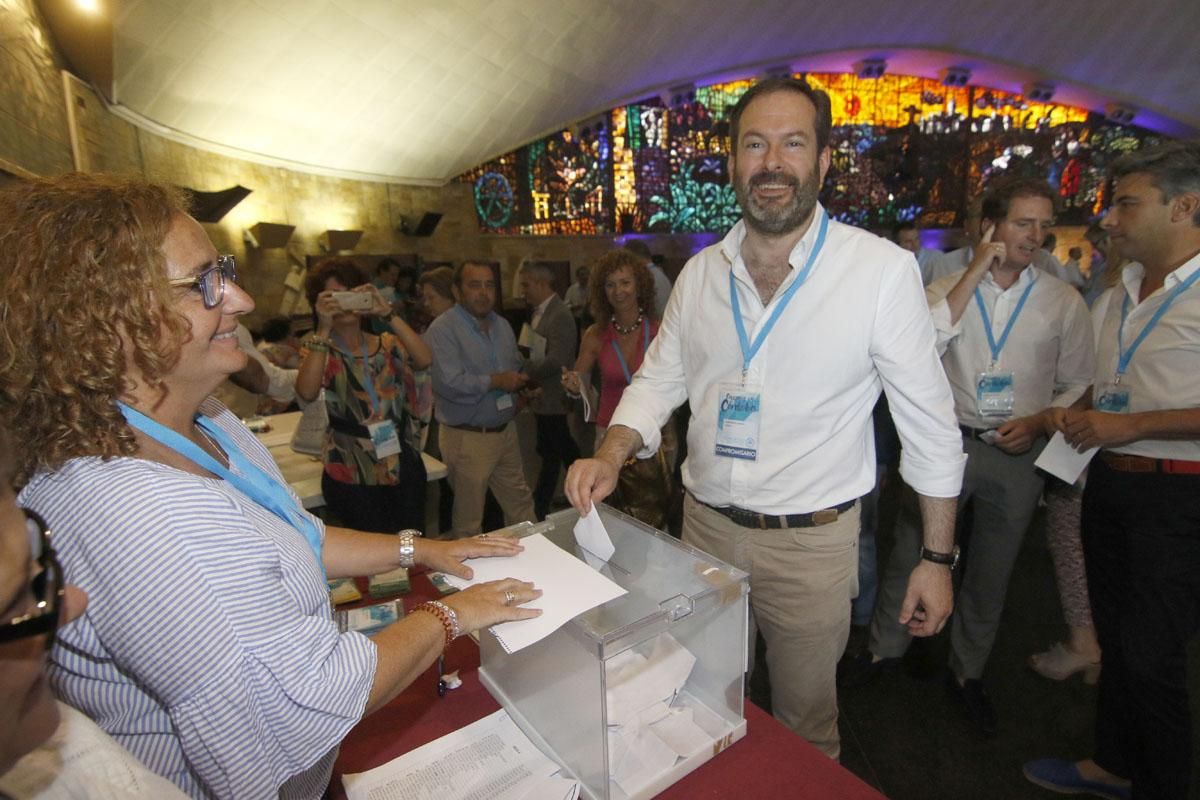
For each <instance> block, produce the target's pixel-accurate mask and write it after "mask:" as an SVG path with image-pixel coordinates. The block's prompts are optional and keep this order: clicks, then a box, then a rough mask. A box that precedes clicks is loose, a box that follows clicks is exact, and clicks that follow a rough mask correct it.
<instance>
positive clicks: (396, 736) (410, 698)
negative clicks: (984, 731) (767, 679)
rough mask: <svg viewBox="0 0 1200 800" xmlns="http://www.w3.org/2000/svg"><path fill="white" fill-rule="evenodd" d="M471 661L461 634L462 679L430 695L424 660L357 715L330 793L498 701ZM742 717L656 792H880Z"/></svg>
mask: <svg viewBox="0 0 1200 800" xmlns="http://www.w3.org/2000/svg"><path fill="white" fill-rule="evenodd" d="M412 583H413V590H414V595H411V596H409V597H406V598H405V605H406V606H408V607H410V608H411V607H412V606H413V605H414V604H415V603H417V602H420V601H421V599H422V598H423V597H429V596H432V593H433V590H432V587H430V585H429V582H428V581H427V580H426V579H425V577H424V576H414V577H413V581H412ZM478 667H479V648H478V647H477V646H476V645H475V643H474V642H473V641H471V640H470V639H469V638H467V637H464V638H462V639H459V640H458V641H456V642H455V643H454V644H453V646H451V648H450V650H449V651H448V652H447V654H446V669H447V671H450V670H454V669H458V670H459V675H460V677H462V679H463V685H462V687H460V688H458V689H455V690H453V691H451V692H447V693H446V696H445V697H438V695H437V674H436V673H437V670H436V667H435V668H431V669H429V670H427V671H426V672H425V674H424V675H422V676H421V677H420V678H419V679H417V681H416V682H415V683H413V684H412V685H411V686H409V687H408V688H407V689H405V690H404V691H403V692H402V693H401V694H400V696H399V697H397V698H396V699H395V700H393V701H392V702H391V703H389V704H388V705H387V706H385V707H384V708H382V709H380V710H379V711H377V712H375V713H374V714H372V715H370V716H368V717H366V718H364V719H363V720H362V721H361V722H360V723H359V724H358V725H357V726H355V728H354V730H352V731H351V732H350V735H349V736H347V737H346V739H345V741H344V742H343V743H342V750H341V754H340V755H339V756H338V760H337V764H336V765H335V768H334V776H333V785H332V787H331V788H332V796H333V797H334V798H339V799H341V798H345V796H346V794H345V791H344V790H343V789H342V781H341V776H342V774H343V773H347V772H349V773H353V772H362V771H364V770H368V769H371V768H373V767H378V766H380V765H381V764H385V763H387V762H388V761H391V760H392V759H393V758H396V757H397V756H400V755H402V754H404V753H407V752H408V751H410V750H413V749H414V748H417V747H420V746H421V745H423V744H425V743H427V742H431V741H433V740H434V739H436V738H438V737H439V736H444V735H445V734H447V733H450V732H451V731H455V730H458V729H459V728H461V727H463V726H464V725H468V724H470V723H472V722H475V721H476V720H478V719H481V718H483V717H485V716H487V715H488V714H491V713H492V712H493V711H495V710H497V709H498V708H499V707H500V706H499V704H497V703H496V701H495V700H493V699H492V696H491V694H489V693H488V691H487V689H485V688H484V687H483V684H481V683H480V682H479V675H478V674H477V672H478ZM746 724H747V729H746V736H745V737H744V738H743V739H742V740H741V741H740V742H737V743H736V744H734V745H732V746H731V747H730V748H728V749H727V750H725V751H724V752H723V753H721V754H720V755H718V756H717V757H716V758H714V759H713V760H711V761H709V762H708V763H707V764H704V765H703V766H701V767H700V768H698V769H697V770H696V771H694V772H692V773H691V774H690V775H688V776H687V777H685V778H683V779H682V780H681V781H679V782H678V783H676V784H675V785H674V786H672V787H671V788H669V789H667V790H666V791H665V792H663V793H662V794H660V795H658V796H659V797H660V798H667V799H671V800H685V798H686V799H687V800H695V798H738V797H744V798H766V797H787V798H800V799H803V798H813V800H818V799H819V800H828V798H839V800H840V799H841V798H870V799H871V800H879V798H882V797H883V795H881V794H879V793H878V792H876V791H875V790H874V789H872V788H871V787H869V786H867V785H866V784H865V783H863V782H862V781H861V780H859V779H858V778H857V777H856V776H855V775H853V774H852V773H850V772H848V771H847V770H845V769H843V768H842V767H841V765H839V764H837V763H836V762H834V761H831V760H829V759H828V758H826V757H825V756H824V755H823V754H822V753H821V752H820V751H818V750H817V749H816V748H815V747H813V746H812V745H810V744H809V743H808V742H806V741H804V740H803V739H801V738H800V737H799V736H797V735H796V734H794V733H792V732H791V731H790V730H788V729H787V728H785V727H784V726H783V725H781V724H780V723H779V722H777V721H776V720H775V719H774V718H773V717H771V716H770V715H769V714H767V713H766V712H764V711H763V710H762V709H760V708H758V707H757V706H755V705H753V704H752V703H750V702H749V701H747V702H746Z"/></svg>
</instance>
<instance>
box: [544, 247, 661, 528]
mask: <svg viewBox="0 0 1200 800" xmlns="http://www.w3.org/2000/svg"><path fill="white" fill-rule="evenodd" d="M588 293H589V305H590V306H591V311H592V316H593V317H594V318H595V319H596V320H597V321H596V323H595V324H593V325H592V326H591V327H589V328H588V329H587V331H585V332H584V334H583V341H582V342H581V343H580V345H579V357H578V358H577V359H576V360H575V369H574V371H565V370H564V372H563V378H562V383H563V388H564V389H566V391H567V393H568V394H570V395H571V396H573V397H579V396H581V395H585V396H586V406H587V416H588V420H589V421H594V422H595V423H596V445H597V446H599V444H600V440H601V439H603V438H604V432H605V430H606V429H607V427H608V423H609V420H611V419H612V415H613V412H614V411H615V410H616V408H617V404H618V403H619V402H620V401H621V395H622V394H623V393H624V391H625V387H626V386H628V385H629V383H630V382H631V381H632V380H633V374H634V373H635V372H637V370H638V367H640V366H641V365H642V358H643V357H644V356H645V355H646V350H647V349H648V348H649V347H650V342H651V340H652V339H653V338H654V335H655V334H656V333H658V320H657V319H654V318H653V317H652V316H651V314H652V313H653V310H654V278H653V276H651V274H650V271H649V270H648V269H646V265H645V263H644V261H643V259H642V258H641V257H640V256H638V255H636V254H635V253H631V252H630V251H628V250H624V249H622V250H614V251H613V252H611V253H607V254H605V255H604V256H602V257H601V258H600V259H599V260H598V261H597V262H596V264H595V266H593V268H592V271H591V279H590V285H589V291H588ZM596 366H598V367H599V371H600V390H599V395H598V396H597V393H596V391H595V389H594V388H593V387H591V386H590V385H589V380H588V376H590V375H591V374H592V369H593V368H594V367H596ZM674 442H675V434H674V427H673V425H672V424H671V423H669V422H668V423H667V426H666V428H664V429H663V445H662V447H661V448H660V452H659V453H658V454H656V457H655V459H654V460H655V461H656V462H657V465H658V471H659V472H661V473H663V474H662V480H653V479H651V480H650V483H653V484H658V485H661V486H662V487H663V488H662V491H659V490H657V489H655V491H654V492H653V493H652V494H653V496H650V497H643V496H638V497H636V498H635V497H632V496H627V495H630V494H631V492H629V491H623V490H624V489H626V488H627V487H626V486H625V484H626V483H627V482H626V481H622V483H621V485H619V486H618V487H617V491H616V492H614V494H613V497H612V499H611V500H610V502H611V503H612V504H613V505H614V506H616V507H618V508H621V509H622V510H624V511H627V512H628V513H630V514H632V515H633V516H635V517H638V518H639V519H641V520H642V521H644V522H646V523H648V524H651V525H654V526H655V527H662V525H663V524H664V521H665V518H666V509H667V503H668V495H669V481H670V474H669V472H670V470H669V466H668V465H667V464H666V461H665V459H664V451H665V452H667V453H670V452H673V450H674ZM644 468H645V469H650V470H654V469H655V467H654V466H652V465H645V467H644ZM623 472H624V470H623ZM640 494H641V493H640V492H639V495H640Z"/></svg>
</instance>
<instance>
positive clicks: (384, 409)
mask: <svg viewBox="0 0 1200 800" xmlns="http://www.w3.org/2000/svg"><path fill="white" fill-rule="evenodd" d="M304 288H305V292H306V293H307V295H308V302H309V305H311V306H312V307H313V312H314V314H315V315H316V318H317V326H316V330H315V331H314V333H313V334H312V335H311V336H309V337H308V338H307V339H305V340H304V346H305V351H304V358H303V361H301V363H300V371H299V374H298V375H297V376H296V394H298V395H299V396H300V397H301V398H302V399H304V400H306V401H310V402H311V401H313V400H316V399H317V395H318V394H320V392H321V389H324V390H325V408H326V411H327V412H328V414H329V429H328V431H326V436H325V445H324V447H323V448H322V452H321V455H322V460H323V461H324V462H325V470H324V472H323V473H322V475H321V492H322V494H324V496H325V503H326V505H327V506H328V507H329V510H330V511H331V512H332V513H333V514H334V515H335V516H336V517H337V519H338V520H340V521H341V522H343V523H344V524H346V525H349V526H351V527H353V528H358V529H359V530H364V531H379V532H381V533H394V532H395V531H398V530H401V529H403V528H421V527H424V525H425V465H424V463H423V462H422V461H421V444H422V442H421V432H422V431H423V430H424V428H425V427H426V426H427V425H428V423H429V417H430V413H431V412H432V410H433V390H432V386H431V384H430V382H429V377H428V375H427V374H425V375H424V376H422V375H419V374H418V373H417V372H414V370H423V369H425V368H426V367H428V366H429V364H430V363H431V361H432V356H431V355H430V352H429V348H428V347H427V346H426V344H425V342H423V341H422V340H421V337H420V336H418V335H417V334H416V332H414V331H413V329H412V328H410V327H409V326H408V324H407V323H406V322H404V320H403V319H401V318H400V317H399V315H393V313H392V307H391V305H390V304H389V303H387V302H386V301H385V300H384V299H383V297H382V295H380V293H379V290H378V289H377V288H376V287H375V286H373V285H371V284H370V283H368V282H367V276H366V275H365V274H364V273H363V272H362V270H360V269H359V268H358V266H357V265H356V264H355V263H354V262H353V261H352V260H350V259H348V258H337V257H335V258H327V259H325V260H324V261H321V262H320V263H319V264H317V265H316V267H314V268H313V270H312V271H311V272H309V274H308V278H307V279H306V280H305V283H304ZM354 295H358V296H359V297H363V296H365V297H367V298H369V302H368V301H363V302H364V303H367V305H366V307H365V308H360V309H357V310H356V309H354V308H350V309H347V308H344V307H343V305H342V304H341V303H339V302H338V299H339V297H340V298H346V297H351V298H352V297H353V296H354ZM350 305H353V304H352V303H351V304H350ZM372 317H376V318H380V317H382V318H387V317H391V325H390V327H391V329H392V331H394V333H381V334H379V335H378V336H376V335H375V334H372V333H369V332H368V331H367V330H366V329H365V328H364V326H363V324H362V323H363V321H364V320H365V319H370V318H372Z"/></svg>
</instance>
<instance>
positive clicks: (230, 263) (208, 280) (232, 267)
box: [167, 255, 237, 308]
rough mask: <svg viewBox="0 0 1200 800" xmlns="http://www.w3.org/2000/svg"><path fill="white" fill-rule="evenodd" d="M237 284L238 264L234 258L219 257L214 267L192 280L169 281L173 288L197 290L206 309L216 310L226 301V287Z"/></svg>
mask: <svg viewBox="0 0 1200 800" xmlns="http://www.w3.org/2000/svg"><path fill="white" fill-rule="evenodd" d="M226 281H228V282H229V283H237V263H236V262H235V261H234V259H233V256H231V255H223V256H217V262H216V264H214V265H213V266H211V267H209V268H208V269H206V270H204V271H203V272H201V273H200V274H199V275H196V276H195V277H192V278H174V279H172V280H169V281H167V283H168V284H170V285H171V286H186V287H188V288H189V289H197V290H199V292H200V297H201V298H203V300H204V307H205V308H216V307H217V306H219V305H221V301H222V300H224V299H225V285H226Z"/></svg>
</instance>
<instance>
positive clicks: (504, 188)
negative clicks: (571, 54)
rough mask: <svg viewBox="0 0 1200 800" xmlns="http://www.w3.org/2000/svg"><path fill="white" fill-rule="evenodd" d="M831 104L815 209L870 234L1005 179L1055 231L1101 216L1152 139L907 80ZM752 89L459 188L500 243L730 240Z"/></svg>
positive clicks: (539, 152)
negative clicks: (1129, 155) (736, 166)
mask: <svg viewBox="0 0 1200 800" xmlns="http://www.w3.org/2000/svg"><path fill="white" fill-rule="evenodd" d="M801 77H804V78H805V79H806V80H807V81H808V82H809V83H810V84H811V85H813V86H814V87H815V88H819V89H823V90H825V91H826V92H828V94H829V96H830V105H831V110H832V117H833V130H832V132H831V140H830V147H831V150H832V168H831V169H830V171H829V175H828V176H827V178H826V181H825V186H824V188H823V191H822V195H821V199H822V202H823V203H824V204H825V206H826V207H827V208H828V209H829V211H830V213H831V214H832V215H833V216H834V217H835V218H837V219H840V220H842V221H844V222H849V223H852V224H855V225H861V226H865V227H888V226H890V225H892V224H894V223H896V222H898V221H904V220H916V221H917V222H919V223H920V224H921V225H922V226H925V227H952V226H956V225H959V224H961V223H962V217H963V214H964V213H965V209H966V206H967V203H968V202H969V201H970V200H971V199H972V198H974V197H976V196H977V195H978V194H979V193H980V192H981V190H982V189H983V187H984V186H986V184H987V182H988V181H989V180H991V179H992V178H994V177H995V176H997V175H999V174H1002V173H1003V174H1011V173H1018V174H1022V175H1030V176H1041V177H1044V178H1046V180H1048V181H1049V182H1050V183H1051V184H1052V185H1053V186H1054V187H1055V188H1056V190H1057V191H1058V193H1059V195H1060V198H1061V201H1062V211H1061V213H1060V216H1059V220H1060V222H1063V223H1067V224H1082V223H1085V222H1087V221H1088V220H1090V219H1091V218H1093V217H1094V216H1095V215H1096V214H1097V213H1099V211H1100V210H1101V209H1102V208H1103V203H1104V197H1103V192H1104V175H1105V170H1106V169H1107V167H1108V165H1109V164H1110V163H1111V161H1112V160H1113V159H1114V158H1115V157H1116V156H1118V155H1120V154H1121V153H1123V152H1126V151H1128V150H1133V149H1137V148H1138V147H1141V146H1143V145H1144V144H1147V143H1153V142H1156V141H1158V140H1159V137H1157V136H1156V135H1154V134H1151V133H1148V132H1147V131H1144V130H1142V129H1140V128H1134V127H1132V126H1121V125H1116V124H1114V123H1110V122H1108V121H1106V120H1105V119H1104V118H1103V117H1102V116H1100V115H1098V114H1095V113H1092V112H1089V111H1087V110H1086V109H1082V108H1076V107H1072V106H1065V105H1058V104H1054V103H1035V102H1030V101H1028V100H1027V99H1026V98H1024V97H1022V96H1021V95H1018V94H1012V93H1010V92H1005V91H1001V90H999V89H990V88H986V87H979V86H967V87H946V86H943V85H942V84H941V83H940V82H939V81H936V80H932V79H929V78H921V77H915V76H909V75H884V76H882V77H880V78H877V79H864V78H859V77H858V76H857V75H855V74H852V73H807V74H805V75H803V76H801ZM751 85H753V82H752V81H749V80H741V81H732V82H728V83H719V84H712V85H708V86H700V87H697V88H696V91H695V98H694V100H688V101H687V102H683V103H680V104H677V105H672V106H666V105H664V104H663V102H662V101H661V100H660V99H659V98H652V99H648V100H646V101H644V102H640V103H635V104H631V105H627V106H621V107H619V108H615V109H613V110H612V111H611V112H609V113H608V114H606V115H604V116H603V117H602V118H601V119H599V120H595V121H593V122H592V123H591V124H590V125H585V126H581V127H579V128H577V129H572V130H564V131H561V132H559V133H557V134H552V135H550V136H547V137H545V138H543V139H539V140H538V141H536V142H533V143H531V144H529V145H526V146H525V147H523V148H521V149H519V150H516V151H514V152H512V153H508V154H506V155H504V156H501V157H500V158H497V159H494V160H493V161H490V162H488V163H486V164H482V165H480V166H479V167H476V168H475V169H473V170H470V171H469V172H467V173H465V174H463V175H462V176H460V178H459V180H462V181H468V182H470V183H472V184H473V187H474V193H475V207H476V212H477V213H478V215H479V222H480V226H481V227H482V228H483V229H484V230H486V231H490V232H494V233H509V234H518V233H519V234H610V233H630V232H657V233H696V232H713V233H724V232H725V231H726V230H728V229H729V227H730V226H731V225H733V223H734V222H736V221H737V219H738V217H739V216H740V211H739V210H738V207H737V202H736V199H735V197H734V192H733V188H732V187H731V186H730V183H729V174H728V163H727V159H728V148H729V142H728V137H729V123H728V116H729V112H730V110H731V109H732V108H733V106H734V104H735V103H736V102H737V100H738V98H739V97H741V95H742V94H743V93H744V92H745V91H746V90H747V89H748V88H750V86H751Z"/></svg>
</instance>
